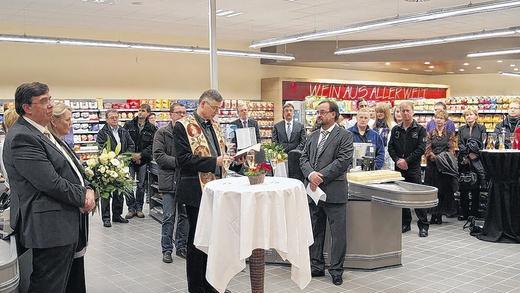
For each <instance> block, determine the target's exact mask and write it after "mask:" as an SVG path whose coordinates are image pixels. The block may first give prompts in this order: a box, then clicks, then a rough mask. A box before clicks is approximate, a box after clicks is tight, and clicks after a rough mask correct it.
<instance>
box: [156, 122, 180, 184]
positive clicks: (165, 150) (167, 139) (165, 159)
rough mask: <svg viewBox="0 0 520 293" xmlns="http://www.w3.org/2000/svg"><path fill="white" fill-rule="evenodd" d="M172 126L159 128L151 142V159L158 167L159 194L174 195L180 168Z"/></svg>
mask: <svg viewBox="0 0 520 293" xmlns="http://www.w3.org/2000/svg"><path fill="white" fill-rule="evenodd" d="M173 141H174V139H173V125H172V123H171V122H170V123H168V124H167V125H165V126H163V127H161V128H159V129H158V130H157V132H155V136H154V140H153V158H154V160H155V162H156V163H157V165H158V166H159V173H158V185H159V188H158V189H159V192H165V193H174V192H175V190H176V186H177V181H178V179H179V177H180V171H181V168H179V164H178V162H177V158H176V152H175V144H174V143H173Z"/></svg>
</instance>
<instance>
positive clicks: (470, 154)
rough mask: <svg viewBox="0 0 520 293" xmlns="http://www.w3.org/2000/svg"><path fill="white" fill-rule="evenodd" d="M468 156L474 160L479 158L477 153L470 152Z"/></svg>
mask: <svg viewBox="0 0 520 293" xmlns="http://www.w3.org/2000/svg"><path fill="white" fill-rule="evenodd" d="M468 156H469V158H470V160H472V161H473V160H476V159H477V158H478V157H477V155H476V154H474V153H469V155H468Z"/></svg>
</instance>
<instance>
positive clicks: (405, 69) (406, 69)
mask: <svg viewBox="0 0 520 293" xmlns="http://www.w3.org/2000/svg"><path fill="white" fill-rule="evenodd" d="M401 70H404V71H408V70H410V69H408V68H401Z"/></svg>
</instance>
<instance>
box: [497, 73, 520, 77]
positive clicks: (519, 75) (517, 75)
mask: <svg viewBox="0 0 520 293" xmlns="http://www.w3.org/2000/svg"><path fill="white" fill-rule="evenodd" d="M500 74H501V75H506V76H514V77H520V74H518V73H509V72H501V73H500Z"/></svg>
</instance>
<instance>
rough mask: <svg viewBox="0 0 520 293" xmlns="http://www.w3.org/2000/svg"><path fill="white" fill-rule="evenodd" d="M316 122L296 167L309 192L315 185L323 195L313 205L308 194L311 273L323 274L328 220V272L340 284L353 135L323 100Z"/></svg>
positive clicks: (329, 102)
mask: <svg viewBox="0 0 520 293" xmlns="http://www.w3.org/2000/svg"><path fill="white" fill-rule="evenodd" d="M316 112H317V114H318V118H317V121H318V123H319V124H320V125H321V127H320V128H319V129H318V130H316V131H314V132H313V133H312V134H311V135H310V137H309V140H308V141H307V143H306V144H305V148H304V150H303V154H302V156H301V158H300V166H301V169H302V173H303V175H304V176H305V179H306V180H305V183H306V184H310V188H311V190H312V191H315V190H316V189H317V188H318V187H319V188H321V189H322V190H323V192H325V194H326V196H327V198H326V200H325V201H322V200H320V201H319V202H318V204H317V205H316V204H315V202H314V201H313V200H312V199H311V198H310V197H309V210H310V213H311V221H312V233H313V234H314V244H313V245H312V246H311V247H310V257H311V275H312V276H313V277H319V276H324V275H325V261H324V258H323V243H324V241H325V228H326V220H327V219H328V220H329V225H330V234H331V236H332V248H331V254H330V267H329V273H330V275H331V277H332V283H333V284H334V285H341V284H342V283H343V261H344V259H345V252H346V249H347V236H346V225H347V224H346V213H347V210H346V208H347V207H346V205H347V189H348V187H347V178H346V173H347V171H348V168H349V166H350V165H351V163H352V155H353V153H354V145H353V135H352V133H351V132H349V131H347V130H345V129H344V128H343V127H340V126H338V125H337V124H336V121H337V120H338V117H339V115H340V114H339V108H338V105H337V104H336V103H334V102H331V101H323V102H321V103H320V104H319V105H318V108H317V111H316Z"/></svg>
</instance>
